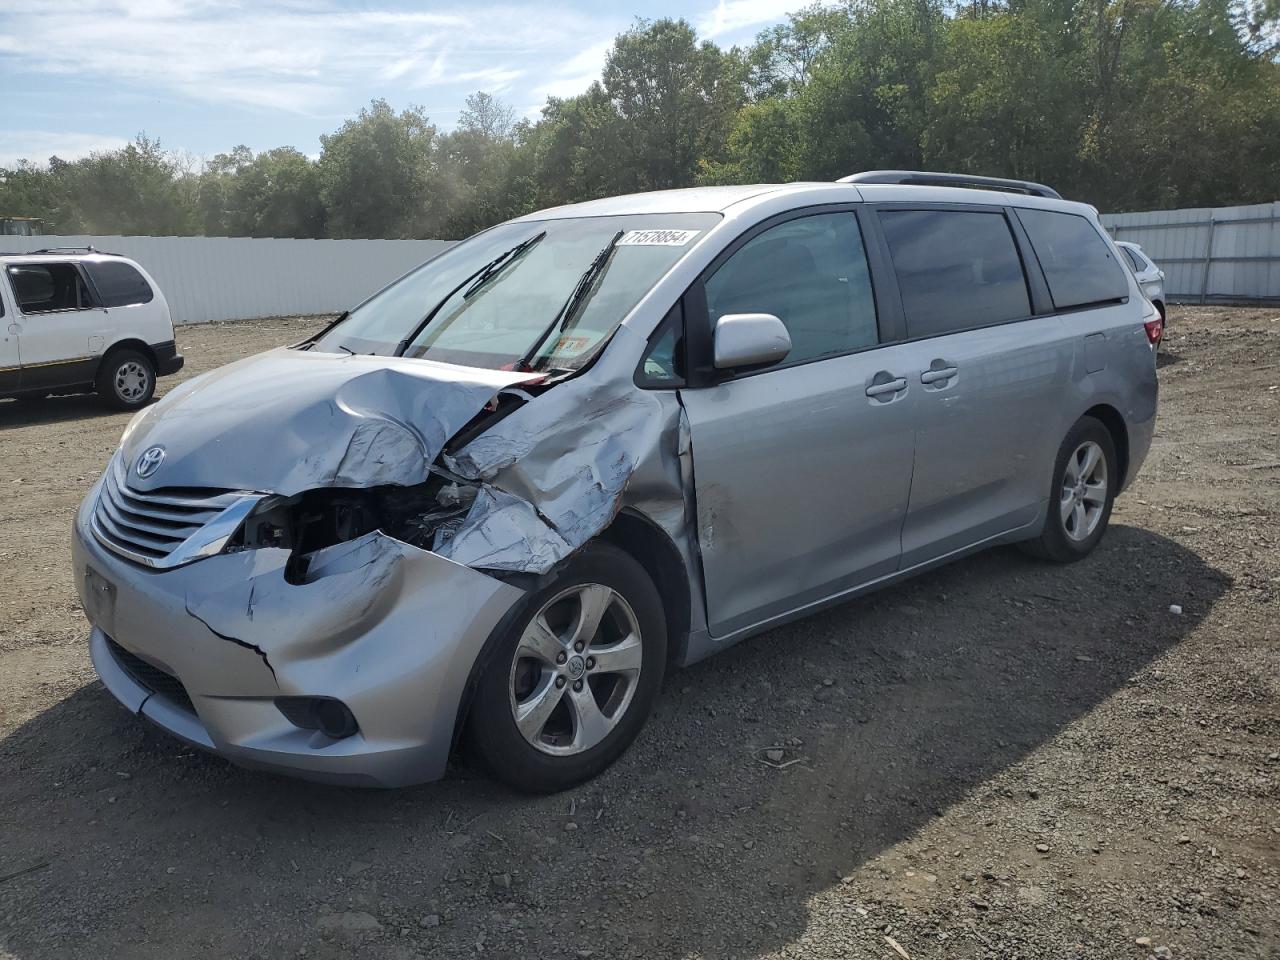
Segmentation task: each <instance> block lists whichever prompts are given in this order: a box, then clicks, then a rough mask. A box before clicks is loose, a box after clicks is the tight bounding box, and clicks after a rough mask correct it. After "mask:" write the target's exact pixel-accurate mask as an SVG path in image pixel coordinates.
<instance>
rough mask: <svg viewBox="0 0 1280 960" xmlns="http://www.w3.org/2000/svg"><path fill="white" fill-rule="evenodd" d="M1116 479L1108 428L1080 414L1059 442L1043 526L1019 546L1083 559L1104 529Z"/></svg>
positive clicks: (1062, 558) (1067, 559)
mask: <svg viewBox="0 0 1280 960" xmlns="http://www.w3.org/2000/svg"><path fill="white" fill-rule="evenodd" d="M1119 484H1120V472H1119V469H1118V466H1117V463H1116V448H1115V442H1114V441H1113V440H1112V439H1111V431H1109V430H1108V429H1107V428H1106V427H1105V426H1104V425H1103V424H1102V422H1101V421H1099V420H1095V419H1094V418H1093V417H1081V418H1080V419H1079V420H1078V421H1076V424H1075V426H1073V427H1072V428H1071V429H1070V430H1069V431H1067V436H1066V438H1065V439H1064V440H1063V441H1062V446H1061V447H1059V448H1058V459H1057V461H1056V463H1055V465H1054V471H1053V485H1052V487H1050V491H1049V515H1048V516H1047V517H1046V518H1045V523H1044V530H1043V531H1042V532H1041V534H1040V536H1039V537H1038V538H1037V539H1035V540H1030V541H1027V542H1026V543H1024V544H1021V546H1022V548H1023V549H1024V550H1025V551H1026V552H1027V553H1030V554H1031V555H1033V556H1036V557H1040V558H1041V559H1044V560H1052V561H1054V562H1055V563H1074V562H1075V561H1076V560H1082V559H1084V558H1085V557H1087V556H1088V555H1089V554H1090V553H1092V552H1093V548H1094V547H1096V546H1097V545H1098V542H1099V541H1100V540H1101V539H1102V535H1103V534H1104V533H1106V530H1107V524H1108V522H1110V520H1111V507H1112V504H1114V503H1115V498H1116V491H1117V489H1118V488H1119Z"/></svg>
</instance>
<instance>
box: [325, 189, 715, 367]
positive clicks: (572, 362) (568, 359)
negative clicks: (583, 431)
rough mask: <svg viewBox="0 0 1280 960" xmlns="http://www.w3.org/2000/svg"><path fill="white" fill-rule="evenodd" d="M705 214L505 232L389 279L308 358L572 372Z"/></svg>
mask: <svg viewBox="0 0 1280 960" xmlns="http://www.w3.org/2000/svg"><path fill="white" fill-rule="evenodd" d="M717 220H719V215H718V214H714V213H694V214H657V215H655V214H636V215H634V216H624V217H579V218H575V219H568V220H541V221H525V222H521V223H504V224H501V225H499V226H497V227H494V228H493V229H492V230H486V231H485V232H484V233H480V234H477V235H476V236H474V237H472V238H471V239H469V240H465V241H463V242H462V243H460V244H458V245H457V246H455V247H453V248H452V249H450V250H448V251H447V252H445V253H444V254H442V255H441V256H439V257H437V258H436V259H435V260H432V261H431V262H429V263H426V264H424V265H423V266H421V267H419V268H418V269H417V270H414V271H413V272H412V273H410V274H408V275H406V276H404V277H402V278H401V279H399V280H397V281H396V282H395V283H393V284H392V285H391V286H389V287H387V288H386V289H385V290H383V291H382V292H381V293H378V294H376V295H375V296H373V297H372V298H370V299H369V300H367V301H365V302H364V303H363V304H361V305H360V306H359V307H357V308H356V309H355V310H353V311H352V312H351V315H350V316H349V317H347V318H346V319H345V320H343V321H342V322H341V323H339V324H337V325H336V326H335V327H334V328H333V329H331V330H329V331H327V332H326V333H324V334H323V335H321V336H320V337H319V339H317V340H316V341H315V343H314V344H313V345H312V347H311V349H313V350H318V351H324V352H327V353H374V354H382V355H386V356H394V355H395V354H396V353H397V352H400V353H401V354H402V355H403V356H406V357H422V358H427V359H431V360H440V361H443V362H445V363H457V364H464V365H466V366H472V367H488V368H490V369H506V370H511V369H517V368H519V369H530V370H539V369H557V370H576V369H578V368H579V367H581V366H582V365H583V364H585V363H586V362H587V361H588V360H589V359H590V358H591V357H592V356H593V355H594V353H595V351H596V349H597V348H598V347H599V346H600V345H601V344H603V343H604V342H605V341H606V340H607V339H608V338H609V335H610V334H612V333H613V331H614V330H615V329H617V326H618V324H619V323H621V322H622V319H623V317H625V316H626V315H627V313H628V312H629V311H630V310H631V308H632V307H634V306H635V305H636V304H637V303H639V302H640V298H641V297H643V296H644V294H645V293H646V292H647V291H648V290H649V288H650V287H652V286H653V285H654V283H656V282H657V281H658V280H659V279H660V278H661V277H662V275H663V274H665V273H666V272H667V270H669V269H670V268H671V266H672V265H673V264H675V262H676V261H677V260H679V259H680V258H681V257H682V256H684V254H685V253H687V252H688V251H689V250H690V249H691V248H692V246H693V244H694V243H695V242H696V241H697V239H698V238H699V237H701V236H702V235H703V234H704V233H706V231H707V230H709V229H710V228H711V227H712V226H714V225H715V223H716V222H717Z"/></svg>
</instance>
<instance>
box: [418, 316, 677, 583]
mask: <svg viewBox="0 0 1280 960" xmlns="http://www.w3.org/2000/svg"><path fill="white" fill-rule="evenodd" d="M618 339H621V340H623V341H626V340H636V341H638V339H639V338H638V337H637V336H636V334H634V333H632V332H631V331H630V330H629V329H627V328H626V327H620V328H619V329H618V331H617V333H616V334H615V340H618ZM616 346H617V344H613V345H611V351H612V355H613V356H618V355H622V356H624V357H630V356H633V355H635V352H636V349H635V348H637V347H638V346H640V345H639V344H638V343H632V344H630V346H631V347H632V348H633V349H632V350H627V349H625V346H627V345H626V344H625V343H624V345H623V346H624V349H619V350H614V349H613V347H616ZM609 356H610V353H609V352H606V355H605V356H604V357H602V358H601V360H600V362H598V363H597V365H596V366H595V367H593V368H592V369H591V370H589V371H588V372H587V373H585V374H583V375H581V376H579V377H576V378H574V379H571V380H568V381H566V382H564V383H561V384H559V385H557V386H556V387H555V388H554V389H552V390H549V391H547V392H546V393H545V394H543V395H542V396H540V397H539V398H538V399H537V400H536V401H534V402H532V403H528V404H526V405H525V406H523V407H521V408H520V409H519V410H516V411H515V412H514V413H512V414H511V415H509V416H508V417H506V418H505V419H503V420H502V421H501V422H499V423H498V424H497V425H495V426H494V427H492V428H491V429H490V430H488V431H487V432H485V433H484V435H482V436H480V437H478V438H476V439H475V440H473V441H472V442H471V443H469V444H467V445H466V446H465V447H463V448H462V449H461V450H459V451H458V452H457V453H456V454H455V455H452V456H450V455H448V454H446V455H445V457H444V462H445V464H446V465H447V466H448V467H449V469H451V470H452V471H453V472H455V473H457V474H458V475H459V476H462V477H465V478H467V479H468V480H472V481H474V482H476V483H479V484H481V485H482V494H483V495H482V496H477V498H476V501H475V503H474V504H473V505H472V507H471V510H470V512H469V513H468V514H467V517H466V519H465V521H464V522H463V524H462V526H461V527H460V528H459V529H458V531H457V532H456V533H455V534H454V535H453V537H452V538H451V539H449V540H448V541H447V542H445V543H443V544H440V545H438V546H437V550H438V552H440V554H441V555H442V556H446V557H449V558H451V559H454V560H456V561H458V562H459V563H466V564H468V565H471V566H477V567H482V568H485V569H492V570H508V571H519V572H524V573H536V574H540V573H545V572H547V571H548V570H550V569H551V567H553V566H554V565H555V564H556V563H558V562H559V561H560V560H562V559H564V558H565V557H567V556H568V555H569V554H571V553H572V552H573V551H575V550H577V549H579V548H580V547H582V546H583V545H584V544H585V543H587V541H589V540H590V539H591V538H592V537H594V536H596V535H597V534H599V533H600V532H601V531H602V530H604V529H605V528H606V527H607V526H608V525H609V524H610V523H611V522H612V521H613V518H614V517H615V516H617V514H618V511H619V510H620V509H621V508H622V506H623V503H624V500H625V494H626V492H627V488H628V485H629V484H630V483H631V479H632V476H633V475H634V474H635V472H636V470H637V468H638V467H639V466H640V465H641V464H642V463H643V462H645V461H646V460H650V459H654V460H656V459H661V458H663V457H670V458H674V457H676V456H677V455H678V452H677V451H676V450H670V451H665V450H664V449H663V447H662V440H663V437H664V434H665V433H666V432H667V430H668V426H669V424H668V420H669V419H670V412H669V410H668V409H667V408H665V407H664V405H663V403H662V402H661V401H660V400H659V398H658V396H657V395H656V394H654V393H649V392H646V391H642V390H637V389H636V387H635V385H634V384H633V383H632V381H631V377H630V367H629V366H626V367H622V368H621V369H615V368H616V367H619V366H620V365H619V364H618V363H617V362H614V363H612V364H610V363H609V362H608V357H609ZM628 362H629V361H628ZM623 371H626V375H625V376H623V375H620V374H621V373H622V372H623Z"/></svg>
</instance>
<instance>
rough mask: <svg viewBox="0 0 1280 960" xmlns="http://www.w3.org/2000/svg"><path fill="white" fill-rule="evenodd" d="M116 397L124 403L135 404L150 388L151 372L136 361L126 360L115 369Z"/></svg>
mask: <svg viewBox="0 0 1280 960" xmlns="http://www.w3.org/2000/svg"><path fill="white" fill-rule="evenodd" d="M114 382H115V387H116V395H117V396H119V397H120V399H121V400H123V401H125V403H137V402H138V401H139V400H141V399H142V398H143V397H145V396H146V395H147V390H148V389H149V388H150V386H151V371H149V370H148V369H147V368H146V367H144V366H143V365H142V364H140V363H139V362H138V361H137V360H126V361H125V362H124V363H122V364H120V366H119V367H117V368H116V375H115V381H114Z"/></svg>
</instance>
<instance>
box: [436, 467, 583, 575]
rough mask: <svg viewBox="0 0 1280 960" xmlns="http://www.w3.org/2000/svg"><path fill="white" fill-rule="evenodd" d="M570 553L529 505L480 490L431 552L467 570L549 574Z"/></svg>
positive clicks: (498, 492)
mask: <svg viewBox="0 0 1280 960" xmlns="http://www.w3.org/2000/svg"><path fill="white" fill-rule="evenodd" d="M572 551H573V548H572V547H571V546H570V545H569V543H568V541H566V540H565V539H564V538H563V537H562V536H560V534H559V533H557V532H556V531H555V529H554V528H553V527H552V526H551V525H550V524H549V523H548V522H547V521H546V520H544V519H543V518H542V517H541V516H539V515H538V511H537V510H535V509H534V507H533V504H531V503H529V501H527V500H521V499H520V498H519V497H515V496H512V495H511V494H509V493H507V492H506V491H505V490H499V489H497V488H496V487H489V486H486V487H483V488H481V490H480V492H479V493H478V494H477V495H476V500H475V503H474V504H473V505H472V507H471V511H470V512H469V513H468V515H467V518H466V520H464V521H463V523H462V526H461V527H460V528H459V529H458V532H457V533H456V534H455V535H454V536H453V537H452V538H451V539H449V540H444V541H442V542H440V543H439V544H438V545H437V547H436V551H435V552H436V553H439V554H440V555H441V556H445V557H448V558H449V559H450V560H452V561H454V563H462V564H466V565H467V566H469V567H478V568H481V569H488V570H509V571H512V572H522V571H541V570H549V569H551V567H553V566H554V565H555V564H556V562H557V561H558V560H559V559H560V558H561V557H566V556H568V555H569V554H570V553H571V552H572Z"/></svg>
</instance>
